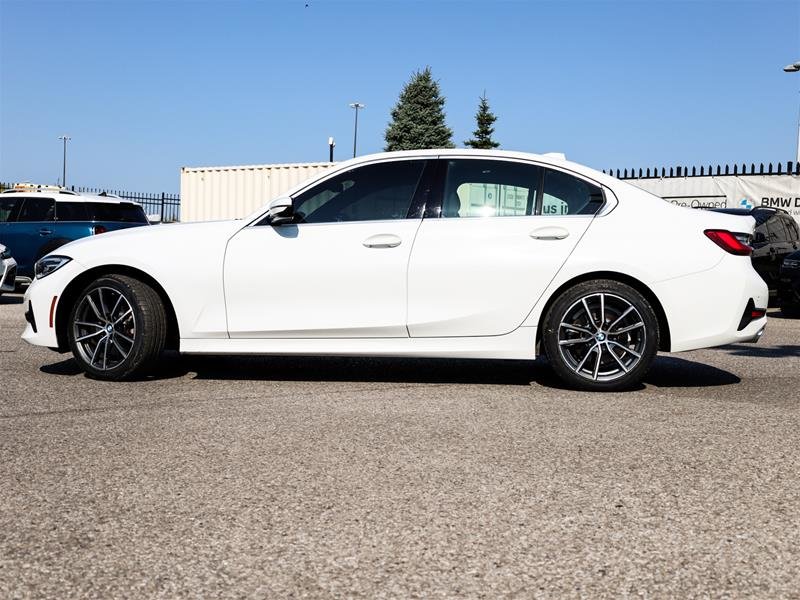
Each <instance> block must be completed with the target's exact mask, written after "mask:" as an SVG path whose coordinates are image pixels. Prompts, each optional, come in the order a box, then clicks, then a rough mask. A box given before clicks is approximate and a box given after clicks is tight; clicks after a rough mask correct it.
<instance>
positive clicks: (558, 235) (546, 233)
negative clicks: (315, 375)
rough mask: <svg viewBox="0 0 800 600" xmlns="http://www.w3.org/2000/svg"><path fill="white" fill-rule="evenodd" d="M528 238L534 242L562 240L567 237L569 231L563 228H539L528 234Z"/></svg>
mask: <svg viewBox="0 0 800 600" xmlns="http://www.w3.org/2000/svg"><path fill="white" fill-rule="evenodd" d="M530 236H531V237H532V238H533V239H535V240H563V239H564V238H566V237H568V236H569V231H568V230H567V229H564V228H563V227H555V226H552V225H550V226H548V227H539V228H538V229H534V230H533V231H531V232H530Z"/></svg>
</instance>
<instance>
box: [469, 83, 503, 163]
mask: <svg viewBox="0 0 800 600" xmlns="http://www.w3.org/2000/svg"><path fill="white" fill-rule="evenodd" d="M475 121H477V123H478V128H477V129H476V130H475V131H473V132H472V139H471V140H467V141H466V142H464V145H465V146H468V147H470V148H479V149H481V150H491V149H492V148H497V147H498V146H499V145H500V144H498V143H497V142H495V141H494V140H493V139H492V134H493V133H494V127H493V125H494V122H495V121H497V117H496V116H495V115H494V113H493V112H492V111H491V110H489V102H488V100H486V92H483V96H481V102H480V104H479V105H478V112H477V113H475Z"/></svg>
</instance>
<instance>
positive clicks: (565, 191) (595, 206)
mask: <svg viewBox="0 0 800 600" xmlns="http://www.w3.org/2000/svg"><path fill="white" fill-rule="evenodd" d="M543 192H544V193H543V194H542V214H543V215H593V214H595V213H596V212H597V211H598V210H599V209H600V207H601V206H602V205H603V191H602V190H601V189H600V188H599V187H598V186H596V185H594V184H592V183H589V182H587V181H584V180H582V179H578V178H577V177H573V176H572V175H568V174H566V173H562V172H561V171H554V170H552V169H547V172H546V173H545V175H544V188H543Z"/></svg>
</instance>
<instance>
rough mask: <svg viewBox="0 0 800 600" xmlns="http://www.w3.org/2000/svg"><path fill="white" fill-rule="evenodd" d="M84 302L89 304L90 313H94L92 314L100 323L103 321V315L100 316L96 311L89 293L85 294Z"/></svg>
mask: <svg viewBox="0 0 800 600" xmlns="http://www.w3.org/2000/svg"><path fill="white" fill-rule="evenodd" d="M86 301H87V302H88V303H89V306H91V307H92V312H94V314H95V315H96V316H97V318H98V319H100V320H101V321H105V319H104V318H103V315H101V314H100V311H99V310H97V305H95V303H94V300H92V296H91V292H89V293H88V294H86Z"/></svg>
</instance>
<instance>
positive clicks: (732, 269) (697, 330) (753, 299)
mask: <svg viewBox="0 0 800 600" xmlns="http://www.w3.org/2000/svg"><path fill="white" fill-rule="evenodd" d="M653 292H655V294H656V296H657V297H658V298H659V300H660V301H661V303H662V306H663V308H664V312H665V313H666V315H667V320H668V321H669V325H670V334H671V341H672V343H671V351H672V352H683V351H686V350H696V349H698V348H710V347H713V346H723V345H726V344H734V343H745V342H752V341H754V340H757V339H758V338H759V337H760V334H761V333H763V329H764V327H765V326H766V324H767V317H766V316H763V317H760V318H755V319H752V320H750V321H749V322H746V323H745V322H743V318H742V317H743V314H744V313H745V311H746V310H747V309H748V307H749V306H754V307H759V308H765V307H766V306H768V303H769V290H768V288H767V284H766V283H764V280H763V279H761V277H760V276H759V275H758V273H756V272H755V270H754V269H753V267H752V263H751V262H750V259H749V257H746V256H733V255H726V256H725V257H724V258H723V259H722V260H721V261H720V262H719V263H718V264H717V265H716V266H715V267H713V268H712V269H709V270H707V271H703V272H701V273H695V274H693V275H688V276H686V277H678V278H675V279H670V280H667V281H662V282H659V283H658V284H655V285H654V286H653Z"/></svg>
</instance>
